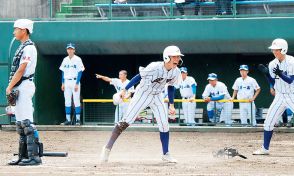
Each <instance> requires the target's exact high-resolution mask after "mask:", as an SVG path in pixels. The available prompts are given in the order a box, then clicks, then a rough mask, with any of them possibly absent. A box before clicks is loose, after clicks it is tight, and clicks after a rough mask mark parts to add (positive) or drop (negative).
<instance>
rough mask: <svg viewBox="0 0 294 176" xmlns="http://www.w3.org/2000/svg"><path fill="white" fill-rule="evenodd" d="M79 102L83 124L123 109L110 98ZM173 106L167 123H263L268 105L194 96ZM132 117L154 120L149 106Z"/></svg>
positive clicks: (104, 120)
mask: <svg viewBox="0 0 294 176" xmlns="http://www.w3.org/2000/svg"><path fill="white" fill-rule="evenodd" d="M83 104H84V105H83V107H84V111H83V117H84V118H83V119H84V120H83V122H84V124H86V125H89V124H91V125H93V124H95V125H97V124H114V123H115V117H116V116H120V118H119V119H121V118H122V116H123V113H122V114H120V115H119V113H121V112H119V111H120V110H119V106H117V107H116V106H114V105H113V103H112V100H111V99H84V100H83ZM165 106H166V107H165V108H166V110H167V111H168V103H165ZM115 108H118V110H115ZM175 108H176V114H175V115H169V123H170V124H175V125H181V126H194V125H196V126H205V125H209V126H215V125H217V126H246V127H251V126H257V125H262V124H263V122H264V120H265V118H266V114H267V111H268V107H259V106H256V105H255V103H254V102H249V101H248V100H233V101H230V100H220V101H211V102H204V100H202V99H196V100H194V101H193V102H190V101H188V100H184V99H176V100H175ZM116 113H117V114H116ZM289 116H290V118H291V119H292V117H293V114H289V113H288V118H289ZM135 118H136V120H135V122H134V123H139V124H150V125H154V124H156V118H155V117H154V114H153V113H152V110H151V109H150V108H147V109H144V110H143V111H142V112H141V113H140V114H139V115H138V117H135ZM281 119H282V117H281ZM116 122H117V121H116ZM286 123H287V122H286ZM278 124H279V122H277V125H278ZM292 126H293V124H292Z"/></svg>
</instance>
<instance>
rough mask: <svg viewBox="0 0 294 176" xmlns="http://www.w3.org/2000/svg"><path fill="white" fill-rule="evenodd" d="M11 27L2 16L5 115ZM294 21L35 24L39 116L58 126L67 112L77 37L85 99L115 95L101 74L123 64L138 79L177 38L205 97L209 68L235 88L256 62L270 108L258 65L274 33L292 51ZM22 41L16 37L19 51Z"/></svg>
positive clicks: (262, 103)
mask: <svg viewBox="0 0 294 176" xmlns="http://www.w3.org/2000/svg"><path fill="white" fill-rule="evenodd" d="M12 26H13V22H0V29H1V33H0V39H1V42H0V74H1V77H0V90H1V92H0V105H1V108H0V113H1V112H3V110H4V106H5V104H6V100H5V88H6V86H7V80H8V67H9V63H10V62H11V61H10V59H9V58H8V50H9V43H10V41H11V39H12V37H13V35H12V30H13V29H12ZM293 27H294V19H293V18H263V19H262V18H260V19H203V20H159V21H155V20H154V21H153V20H152V21H143V20H142V21H141V20H139V21H88V22H84V21H76V22H69V21H64V22H61V21H58V22H57V21H50V22H48V21H40V22H36V23H35V26H34V33H33V35H32V39H33V40H34V42H35V43H36V45H37V49H38V66H37V75H36V85H37V91H36V96H35V118H36V121H37V122H38V123H39V124H58V123H59V122H61V121H62V120H63V118H64V112H63V101H64V100H63V94H62V92H61V91H60V79H61V77H60V72H59V70H58V67H59V65H60V64H61V61H62V59H63V57H65V56H66V51H65V45H66V43H68V42H74V43H76V45H77V53H78V55H80V56H81V57H82V59H83V62H84V64H85V67H86V71H85V73H84V75H83V79H82V96H83V98H109V97H111V96H112V94H113V93H114V89H113V88H112V87H109V85H108V84H106V83H104V82H102V81H97V80H96V79H95V78H94V73H96V72H99V73H102V74H105V75H109V76H111V77H116V76H117V74H118V71H119V70H120V69H127V70H128V71H129V78H131V76H133V75H135V74H136V73H137V69H138V66H144V65H146V64H147V63H149V62H150V61H156V60H158V59H161V53H162V50H163V49H164V47H165V46H167V45H170V44H175V45H178V46H179V47H180V48H181V49H182V52H183V53H185V54H186V56H185V57H184V64H185V66H187V67H188V69H189V70H190V71H189V72H190V74H191V75H192V76H194V77H195V79H196V81H197V82H198V85H199V86H198V91H197V96H198V97H200V96H201V93H202V91H203V89H204V87H205V85H206V83H207V82H206V76H207V73H209V72H215V73H217V74H219V77H220V80H221V81H223V82H225V83H226V84H227V86H228V87H229V90H230V91H231V86H232V84H233V82H234V80H235V78H236V77H237V76H239V73H238V65H240V64H249V66H250V68H251V75H252V76H253V77H255V78H256V79H257V80H258V82H259V83H260V84H261V87H262V89H263V91H262V95H261V96H260V97H259V98H258V100H257V102H256V104H257V106H258V107H267V106H268V105H269V103H270V100H271V99H272V97H271V96H269V93H268V85H267V84H266V81H265V80H264V79H263V77H262V75H260V74H259V73H258V72H256V71H255V68H256V65H257V64H258V63H267V62H269V61H270V59H272V56H271V55H270V53H269V51H268V49H267V47H268V46H269V45H270V43H271V41H272V40H273V39H274V38H277V37H281V38H285V39H287V40H288V42H289V45H290V48H289V51H290V53H291V52H292V53H293V49H294V48H293V46H294V35H293V32H292V31H291V29H292V28H293ZM17 45H18V43H17V42H15V43H14V45H13V47H12V52H13V53H14V52H15V49H16V47H17ZM12 55H13V54H12ZM5 121H7V119H5V118H2V119H0V122H2V123H3V122H5Z"/></svg>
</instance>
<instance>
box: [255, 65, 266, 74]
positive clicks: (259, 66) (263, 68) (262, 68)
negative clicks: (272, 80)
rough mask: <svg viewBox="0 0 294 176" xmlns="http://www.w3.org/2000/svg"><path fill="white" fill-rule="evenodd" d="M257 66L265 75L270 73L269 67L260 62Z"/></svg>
mask: <svg viewBox="0 0 294 176" xmlns="http://www.w3.org/2000/svg"><path fill="white" fill-rule="evenodd" d="M257 68H258V70H259V71H260V72H261V73H263V74H264V75H268V74H269V70H268V68H267V67H266V66H265V65H263V64H259V65H258V67H257Z"/></svg>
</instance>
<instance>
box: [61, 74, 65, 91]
mask: <svg viewBox="0 0 294 176" xmlns="http://www.w3.org/2000/svg"><path fill="white" fill-rule="evenodd" d="M61 72H62V73H61V74H62V75H61V90H62V91H64V71H61Z"/></svg>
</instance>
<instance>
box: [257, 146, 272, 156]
mask: <svg viewBox="0 0 294 176" xmlns="http://www.w3.org/2000/svg"><path fill="white" fill-rule="evenodd" d="M253 155H269V150H267V149H265V148H264V147H263V146H262V147H261V148H260V149H258V150H256V151H255V152H253Z"/></svg>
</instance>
